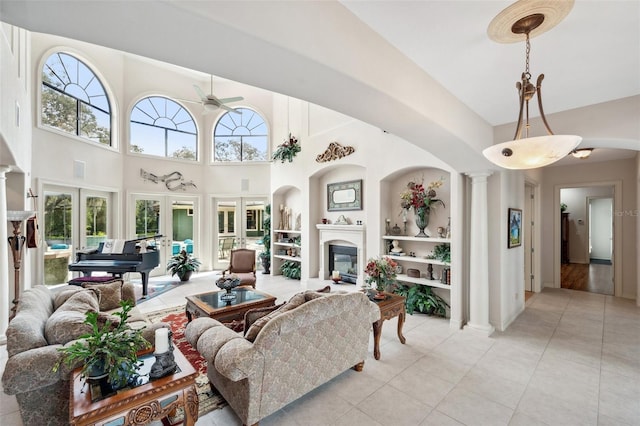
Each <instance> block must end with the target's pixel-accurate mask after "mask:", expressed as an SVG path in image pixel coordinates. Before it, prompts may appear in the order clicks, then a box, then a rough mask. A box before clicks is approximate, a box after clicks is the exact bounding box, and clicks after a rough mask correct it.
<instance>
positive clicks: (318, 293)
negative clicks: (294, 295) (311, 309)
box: [304, 286, 331, 302]
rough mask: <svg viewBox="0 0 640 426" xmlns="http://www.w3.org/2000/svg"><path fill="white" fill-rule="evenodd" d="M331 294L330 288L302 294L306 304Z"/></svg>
mask: <svg viewBox="0 0 640 426" xmlns="http://www.w3.org/2000/svg"><path fill="white" fill-rule="evenodd" d="M329 293H331V286H326V287H323V288H321V289H318V290H315V291H314V290H307V291H305V292H304V301H305V302H308V301H309V300H313V299H317V298H318V297H323V296H326V295H327V294H329Z"/></svg>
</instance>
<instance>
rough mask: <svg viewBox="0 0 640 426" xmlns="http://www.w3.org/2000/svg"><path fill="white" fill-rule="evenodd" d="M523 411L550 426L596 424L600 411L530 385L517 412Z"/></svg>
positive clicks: (589, 425) (585, 425)
mask: <svg viewBox="0 0 640 426" xmlns="http://www.w3.org/2000/svg"><path fill="white" fill-rule="evenodd" d="M518 413H521V414H524V415H525V416H528V417H530V418H532V419H534V420H535V421H536V422H543V423H546V424H548V425H550V426H555V425H562V426H595V425H596V424H597V417H598V411H597V406H596V407H590V408H588V409H581V408H579V407H577V406H576V405H575V404H574V403H573V402H569V401H567V400H566V399H562V398H558V397H557V396H555V395H551V394H550V393H549V392H548V390H540V389H535V388H532V387H528V388H527V390H526V391H525V393H524V395H523V396H522V399H520V403H519V404H518V408H517V409H516V414H518Z"/></svg>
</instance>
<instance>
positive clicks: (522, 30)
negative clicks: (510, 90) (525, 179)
mask: <svg viewBox="0 0 640 426" xmlns="http://www.w3.org/2000/svg"><path fill="white" fill-rule="evenodd" d="M573 2H574V0H520V1H518V2H516V3H514V4H512V5H511V6H509V7H507V8H506V9H504V10H503V11H502V12H500V13H499V14H498V16H496V17H495V18H494V19H493V20H492V21H491V23H490V24H489V29H488V31H487V32H488V34H489V37H490V38H491V39H492V40H494V41H497V42H499V43H514V42H520V41H522V40H523V38H524V40H525V42H526V62H525V70H524V72H523V73H522V77H521V80H520V81H518V82H517V83H516V88H517V89H518V97H519V100H520V112H519V114H518V125H517V126H516V132H515V135H514V137H513V140H512V141H509V142H503V143H500V144H497V145H492V146H490V147H489V148H486V149H485V150H484V151H482V153H483V154H484V156H485V157H486V158H487V159H488V160H489V161H491V162H492V163H494V164H496V165H498V166H500V167H504V168H506V169H516V170H518V169H533V168H537V167H543V166H546V165H549V164H551V163H554V162H556V161H558V160H560V159H562V158H563V157H565V156H567V155H568V154H569V153H571V152H572V151H573V150H574V149H575V148H576V147H577V146H578V144H579V143H580V141H582V138H581V137H580V136H575V135H554V134H553V131H551V128H550V127H549V123H548V122H547V118H546V117H545V115H544V110H543V108H542V95H541V88H542V80H543V79H544V74H540V75H539V76H538V78H537V80H536V83H535V85H534V84H533V83H532V82H531V73H530V72H529V53H530V51H531V44H530V41H529V39H530V38H531V37H535V36H536V35H539V34H542V33H543V32H545V31H548V30H549V29H551V28H553V27H554V26H555V25H557V24H558V23H559V22H560V21H561V20H562V19H563V18H564V17H565V16H567V14H568V13H569V11H570V10H571V8H572V7H573ZM534 95H535V96H536V98H537V99H538V110H539V112H540V118H541V119H542V122H543V123H544V127H545V129H546V132H547V135H546V136H538V137H529V130H530V124H529V101H530V100H531V99H532V98H533V97H534Z"/></svg>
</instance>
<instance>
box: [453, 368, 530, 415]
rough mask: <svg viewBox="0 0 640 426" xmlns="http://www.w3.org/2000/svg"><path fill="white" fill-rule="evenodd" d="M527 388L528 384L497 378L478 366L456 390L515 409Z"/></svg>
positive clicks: (463, 379)
mask: <svg viewBox="0 0 640 426" xmlns="http://www.w3.org/2000/svg"><path fill="white" fill-rule="evenodd" d="M526 387H527V384H526V383H523V382H516V381H513V380H509V379H505V378H502V377H500V376H496V375H495V374H493V372H491V371H489V370H486V369H484V368H482V367H479V366H476V367H473V368H472V369H471V371H469V372H468V373H467V374H466V375H465V376H464V377H463V378H462V380H460V383H458V386H456V389H458V390H464V391H467V392H475V393H478V394H480V395H482V396H483V397H485V398H487V399H490V400H491V401H494V402H497V403H499V404H502V405H504V406H506V407H509V408H512V409H515V408H516V407H517V406H518V402H519V401H520V398H521V397H522V394H523V393H524V391H525V389H526Z"/></svg>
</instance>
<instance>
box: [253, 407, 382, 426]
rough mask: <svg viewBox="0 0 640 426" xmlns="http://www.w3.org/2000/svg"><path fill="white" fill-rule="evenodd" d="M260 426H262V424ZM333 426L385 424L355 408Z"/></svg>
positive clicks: (379, 425) (378, 425) (380, 425)
mask: <svg viewBox="0 0 640 426" xmlns="http://www.w3.org/2000/svg"><path fill="white" fill-rule="evenodd" d="M260 425H262V422H260ZM333 426H384V424H383V423H379V422H378V421H376V420H374V418H373V417H371V416H369V415H368V414H366V413H364V412H362V411H361V410H359V409H358V408H353V409H352V410H350V411H348V412H347V413H346V414H345V415H343V416H342V417H340V418H339V419H338V420H336V421H335V423H333Z"/></svg>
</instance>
